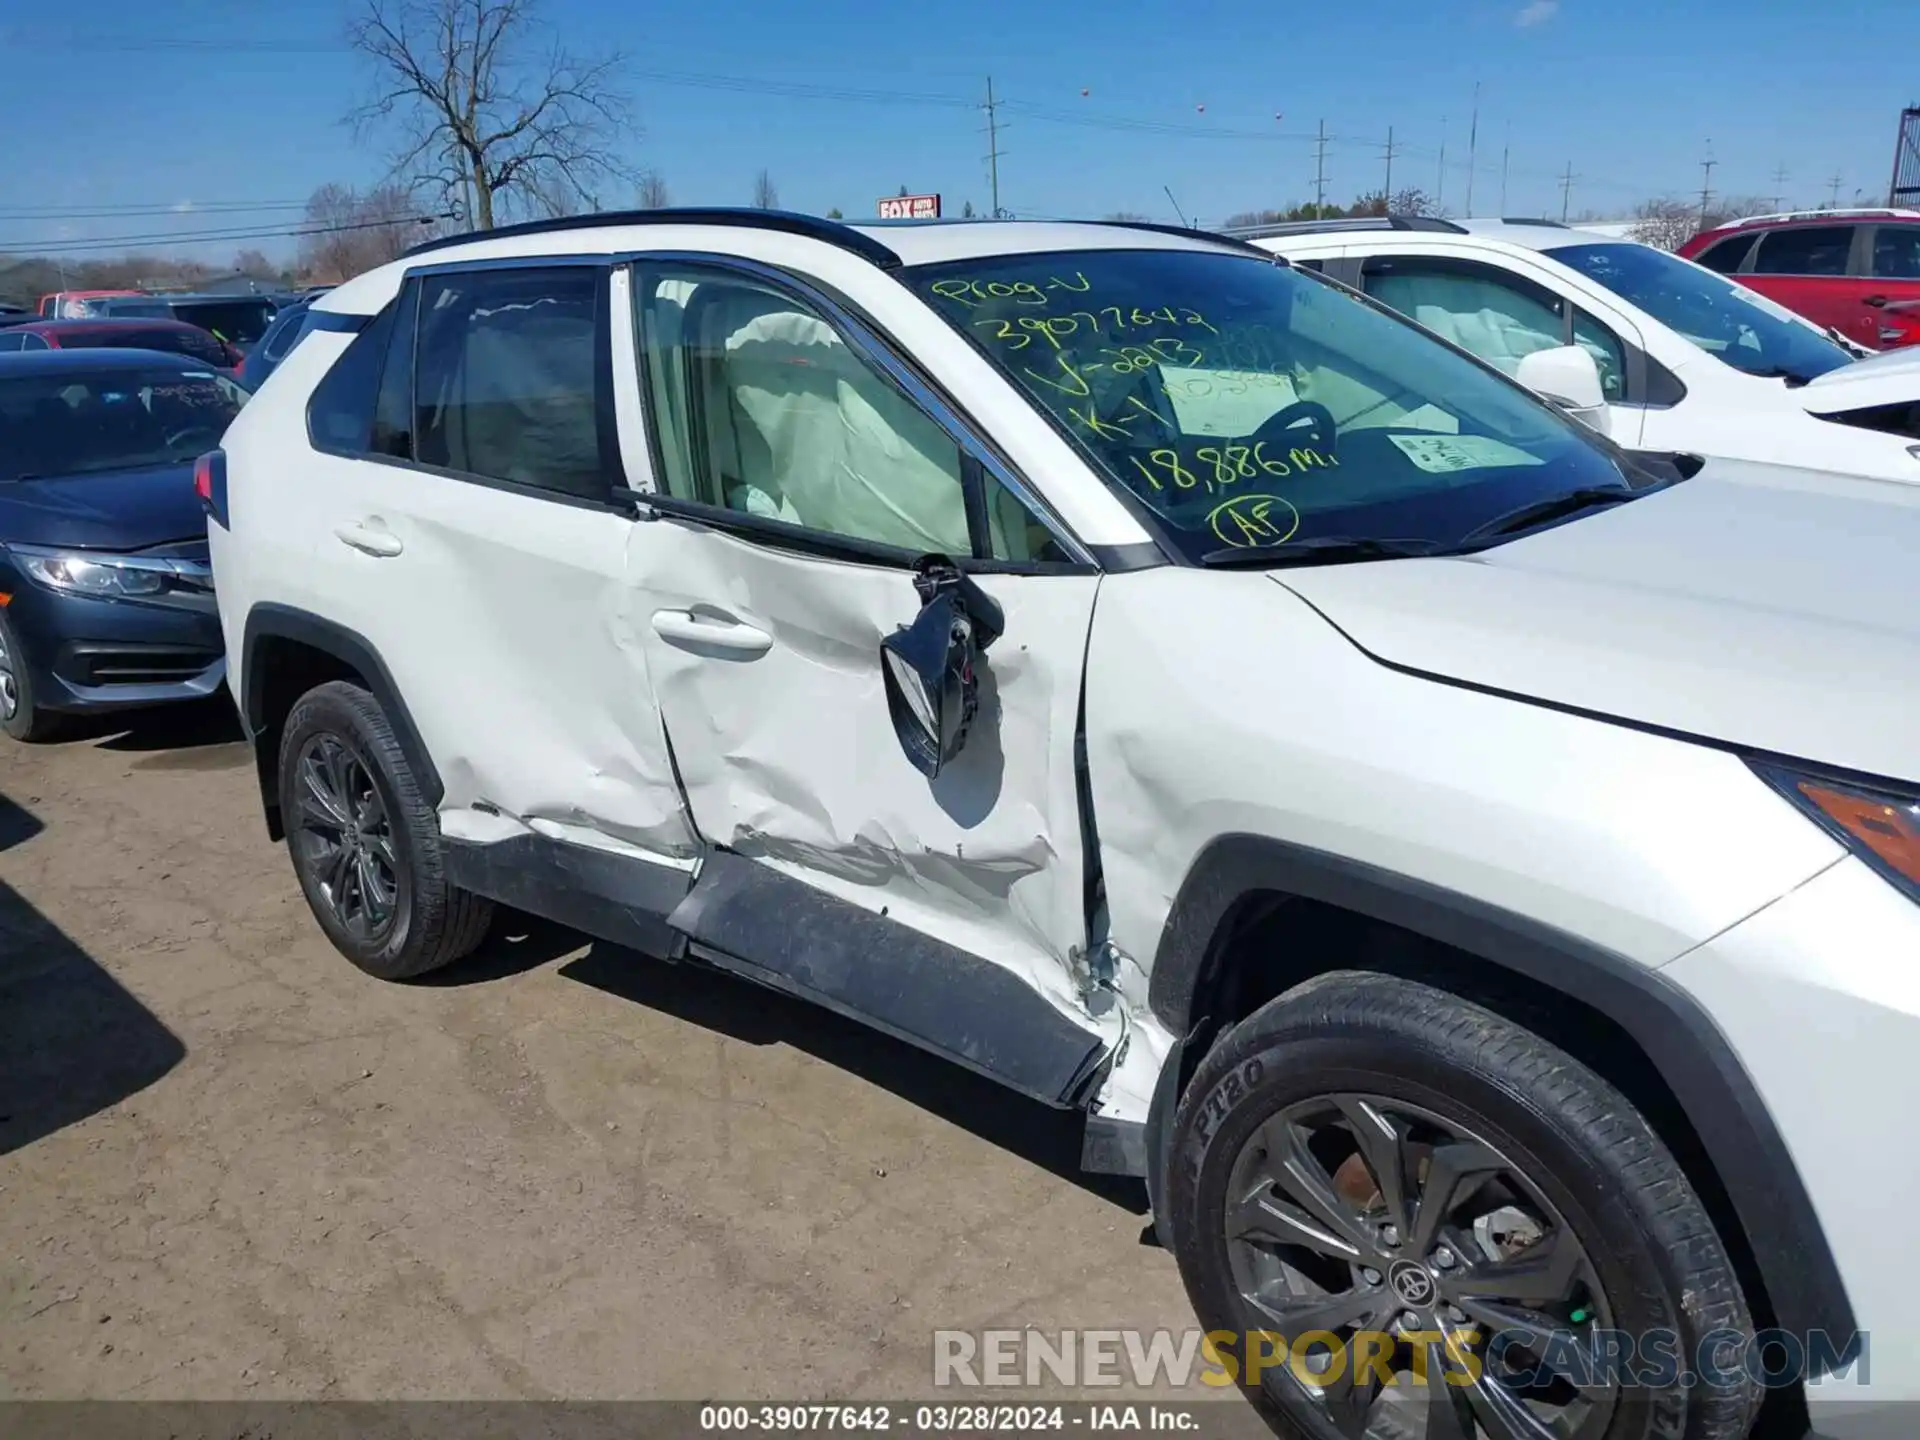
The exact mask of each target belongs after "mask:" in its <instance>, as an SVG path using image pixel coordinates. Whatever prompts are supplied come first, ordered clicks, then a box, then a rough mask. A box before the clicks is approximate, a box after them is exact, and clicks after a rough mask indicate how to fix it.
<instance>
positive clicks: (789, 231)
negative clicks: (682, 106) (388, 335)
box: [400, 206, 900, 270]
mask: <svg viewBox="0 0 1920 1440" xmlns="http://www.w3.org/2000/svg"><path fill="white" fill-rule="evenodd" d="M614 225H737V226H740V227H741V228H742V229H748V230H778V231H780V232H781V233H782V234H786V235H804V236H806V237H807V238H808V239H809V240H822V241H825V242H826V243H827V244H829V245H837V246H839V247H840V248H841V249H842V250H849V251H852V252H853V253H854V254H855V255H858V256H860V257H862V258H863V259H866V260H871V261H872V262H873V263H874V264H875V265H878V266H879V267H880V268H881V269H883V270H897V269H899V268H900V257H899V256H898V255H896V254H894V253H893V251H892V250H889V249H888V248H887V247H886V246H885V245H882V244H881V243H880V242H879V241H878V240H876V239H874V238H873V237H872V236H871V235H863V234H862V233H861V232H860V231H858V230H856V229H854V228H853V227H852V226H851V225H843V224H841V223H840V222H839V221H838V220H823V219H821V218H820V217H819V216H818V215H801V214H799V213H797V212H796V211H792V210H754V209H749V208H747V207H745V206H739V207H727V206H711V207H699V206H684V207H672V206H669V207H667V208H666V209H661V210H602V211H599V212H597V213H596V214H592V215H565V216H562V217H560V218H559V219H556V220H528V221H525V222H523V223H521V224H518V225H499V226H496V227H495V228H493V229H491V230H475V231H472V232H470V233H468V234H463V235H442V236H440V237H439V238H438V239H435V240H423V241H421V242H420V243H419V244H418V245H416V246H414V247H413V248H412V249H411V250H409V251H407V252H406V254H404V255H402V256H401V257H400V258H401V259H403V260H411V259H412V258H413V257H414V256H416V255H426V254H429V253H431V252H432V251H435V250H445V249H447V248H448V247H450V246H453V245H466V244H468V243H470V242H473V241H476V240H503V239H511V238H513V237H515V236H519V235H555V234H560V233H562V232H564V231H568V230H600V229H605V228H607V227H609V226H614Z"/></svg>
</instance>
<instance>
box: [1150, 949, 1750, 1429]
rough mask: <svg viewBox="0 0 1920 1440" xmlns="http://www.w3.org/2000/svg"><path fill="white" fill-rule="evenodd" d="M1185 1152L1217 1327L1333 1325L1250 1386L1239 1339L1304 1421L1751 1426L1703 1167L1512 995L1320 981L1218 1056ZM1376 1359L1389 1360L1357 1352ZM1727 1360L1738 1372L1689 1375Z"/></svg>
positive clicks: (1235, 1035)
mask: <svg viewBox="0 0 1920 1440" xmlns="http://www.w3.org/2000/svg"><path fill="white" fill-rule="evenodd" d="M1171 1152H1172V1153H1171V1164H1170V1166H1169V1177H1168V1185H1167V1189H1168V1211H1169V1215H1170V1220H1171V1225H1170V1228H1171V1230H1172V1232H1173V1236H1174V1251H1175V1255H1176V1257H1177V1259H1178V1261H1179V1264H1180V1271H1181V1276H1182V1279H1183V1280H1184V1281H1185V1283H1186V1287H1187V1292H1188V1295H1189V1296H1190V1297H1191V1299H1192V1301H1193V1304H1194V1307H1195V1309H1196V1310H1197V1311H1198V1312H1199V1315H1200V1318H1201V1320H1202V1322H1203V1323H1204V1324H1205V1326H1206V1327H1207V1329H1208V1330H1210V1331H1213V1330H1218V1331H1228V1332H1231V1333H1233V1334H1234V1335H1236V1336H1241V1337H1245V1336H1247V1335H1249V1334H1255V1333H1259V1332H1265V1333H1266V1334H1268V1335H1277V1336H1280V1337H1286V1339H1291V1340H1293V1341H1296V1342H1304V1337H1307V1336H1308V1335H1309V1334H1316V1333H1317V1334H1319V1335H1320V1339H1319V1340H1318V1341H1317V1342H1315V1343H1314V1345H1313V1346H1312V1347H1311V1348H1313V1349H1315V1350H1317V1351H1318V1352H1319V1353H1320V1354H1321V1355H1324V1356H1326V1357H1327V1358H1326V1359H1324V1360H1322V1359H1318V1358H1315V1357H1314V1356H1312V1355H1309V1354H1305V1353H1300V1361H1299V1363H1298V1364H1297V1365H1296V1364H1290V1363H1289V1362H1288V1360H1287V1358H1286V1357H1287V1356H1288V1354H1289V1353H1290V1352H1289V1349H1288V1346H1287V1344H1286V1339H1282V1340H1281V1341H1278V1342H1271V1341H1270V1342H1265V1343H1266V1345H1267V1348H1268V1350H1269V1353H1277V1355H1278V1356H1279V1357H1280V1358H1278V1359H1277V1360H1276V1361H1274V1362H1272V1363H1271V1364H1269V1365H1267V1366H1266V1367H1265V1368H1263V1369H1262V1370H1261V1371H1260V1373H1259V1375H1258V1378H1257V1380H1255V1381H1254V1382H1253V1383H1252V1384H1249V1383H1248V1375H1247V1368H1246V1367H1247V1362H1248V1360H1249V1359H1250V1358H1251V1357H1250V1356H1249V1353H1248V1351H1249V1349H1250V1348H1251V1347H1250V1346H1249V1345H1248V1344H1246V1343H1244V1341H1242V1342H1241V1343H1237V1344H1235V1345H1231V1346H1228V1347H1226V1348H1227V1349H1228V1351H1229V1352H1230V1353H1231V1354H1232V1355H1233V1357H1234V1359H1235V1363H1236V1373H1237V1376H1238V1378H1239V1380H1240V1382H1241V1384H1242V1388H1243V1390H1244V1391H1245V1393H1246V1394H1247V1396H1248V1398H1249V1399H1250V1400H1251V1401H1252V1402H1253V1404H1254V1405H1255V1407H1256V1408H1257V1409H1258V1410H1260V1412H1261V1413H1262V1414H1263V1415H1264V1416H1265V1417H1266V1418H1267V1420H1268V1421H1269V1423H1270V1424H1272V1425H1273V1427H1274V1428H1275V1429H1276V1430H1277V1431H1279V1432H1280V1433H1281V1434H1283V1435H1299V1436H1313V1437H1316V1440H1356V1437H1360V1436H1365V1437H1369V1440H1373V1437H1385V1440H1403V1437H1414V1436H1425V1437H1429V1440H1440V1437H1447V1440H1473V1437H1477V1436H1480V1435H1483V1434H1484V1435H1488V1436H1493V1437H1498V1440H1559V1437H1563V1436H1577V1437H1579V1440H1736V1437H1740V1436H1744V1435H1745V1434H1746V1433H1747V1430H1748V1427H1749V1426H1750V1424H1751V1423H1752V1420H1753V1417H1754V1415H1755V1413H1756V1412H1757V1409H1758V1405H1759V1400H1760V1398H1761V1388H1760V1385H1759V1384H1758V1382H1757V1381H1755V1380H1754V1379H1752V1378H1751V1377H1749V1376H1748V1375H1747V1374H1746V1373H1745V1372H1744V1370H1743V1368H1742V1367H1741V1364H1740V1360H1741V1347H1739V1346H1737V1345H1736V1346H1734V1347H1732V1348H1731V1349H1729V1348H1727V1347H1709V1348H1707V1349H1706V1350H1705V1351H1704V1352H1703V1348H1702V1347H1703V1341H1705V1340H1706V1337H1708V1336H1709V1335H1711V1334H1713V1333H1714V1332H1716V1331H1732V1332H1735V1333H1736V1334H1737V1335H1738V1336H1740V1337H1745V1338H1746V1339H1747V1341H1748V1342H1749V1343H1750V1340H1751V1336H1752V1334H1753V1321H1752V1317H1751V1315H1750V1314H1749V1312H1748V1308H1747V1303H1746V1300H1745V1297H1744V1296H1743V1295H1742V1293H1741V1289H1740V1285H1739V1282H1738V1281H1737V1279H1736V1278H1735V1276H1734V1272H1733V1266H1732V1264H1731V1262H1730V1260H1729V1259H1728V1256H1727V1252H1726V1249H1725V1247H1724V1246H1723V1244H1722V1243H1721V1240H1720V1237H1719V1235H1718V1234H1717V1233H1716V1232H1715V1230H1714V1228H1713V1223H1712V1221H1711V1220H1710V1219H1709V1218H1708V1216H1707V1214H1706V1211H1705V1210H1704V1208H1703V1207H1702V1206H1701V1203H1700V1200H1699V1198H1698V1196H1697V1195H1696V1194H1695V1193H1694V1191H1693V1188H1692V1186H1691V1185H1690V1184H1689V1182H1688V1180H1687V1178H1686V1175H1685V1174H1684V1173H1683V1172H1682V1171H1681V1169H1680V1167H1679V1165H1678V1163H1677V1162H1676V1161H1675V1160H1674V1158H1673V1156H1672V1155H1671V1153H1669V1152H1668V1150H1667V1148H1666V1146H1665V1145H1664V1144H1663V1143H1662V1142H1661V1140H1660V1138H1659V1137H1658V1136H1657V1135H1656V1134H1655V1133H1654V1131H1653V1130H1652V1128H1651V1127H1650V1126H1649V1125H1648V1124H1647V1122H1646V1121H1645V1120H1644V1119H1643V1118H1642V1117H1641V1116H1640V1114H1639V1113H1638V1112H1637V1111H1636V1110H1634V1108H1633V1107H1632V1105H1631V1104H1629V1103H1628V1101H1627V1099H1626V1098H1625V1097H1624V1096H1623V1095H1621V1094H1620V1093H1619V1092H1618V1091H1617V1090H1616V1089H1614V1087H1613V1086H1611V1085H1610V1084H1608V1083H1607V1082H1606V1081H1605V1080H1603V1079H1601V1077H1600V1076H1598V1075H1596V1074H1595V1073H1594V1072H1592V1071H1591V1070H1589V1069H1587V1068H1586V1067H1585V1066H1584V1065H1582V1064H1580V1063H1579V1062H1578V1061H1577V1060H1575V1059H1574V1058H1573V1057H1572V1056H1570V1055H1568V1054H1566V1053H1565V1052H1564V1051H1561V1050H1559V1049H1557V1048H1555V1047H1554V1046H1552V1045H1550V1044H1548V1043H1547V1042H1546V1041H1544V1040H1543V1039H1541V1038H1540V1037H1539V1036H1537V1035H1535V1034H1533V1033H1532V1032H1530V1031H1528V1030H1526V1029H1524V1028H1523V1027H1521V1026H1519V1025H1517V1024H1515V1023H1513V1022H1511V1021H1509V1020H1507V1019H1505V1018H1503V1017H1501V1016H1499V1015H1496V1014H1494V1013H1493V1012H1491V1011H1489V1010H1486V1009H1483V1008H1482V1007H1480V1006H1478V1005H1474V1004H1471V1003H1469V1002H1468V1001H1465V1000H1462V999H1461V998H1459V997H1458V996H1455V995H1451V994H1448V993H1446V992H1444V991H1441V990H1436V989H1433V988H1431V987H1429V986H1425V985H1420V984H1416V983H1414V982H1412V981H1407V980H1401V979H1396V978H1393V977H1390V976H1385V975H1376V974H1368V973H1360V972H1339V973H1334V974H1330V975H1326V976H1322V977H1320V978H1319V979H1316V980H1313V981H1310V982H1308V983H1307V984H1305V985H1303V986H1301V987H1300V988H1298V989H1296V990H1294V991H1292V992H1290V993H1289V994H1286V995H1283V996H1281V997H1279V998H1278V999H1276V1000H1274V1001H1272V1002H1270V1003H1269V1004H1267V1005H1266V1006H1264V1007H1263V1008H1262V1009H1260V1010H1259V1011H1257V1012H1255V1013H1254V1014H1253V1015H1252V1016H1250V1017H1248V1018H1247V1019H1246V1020H1244V1021H1242V1022H1241V1023H1240V1024H1239V1025H1237V1026H1235V1027H1234V1028H1233V1029H1232V1030H1230V1031H1228V1032H1227V1033H1226V1034H1225V1035H1224V1036H1222V1037H1221V1038H1220V1040H1219V1041H1218V1042H1217V1043H1216V1044H1215V1045H1214V1047H1213V1049H1212V1050H1211V1051H1209V1052H1208V1054H1207V1056H1206V1057H1205V1059H1204V1060H1203V1061H1202V1062H1201V1064H1200V1067H1199V1069H1198V1071H1197V1072H1196V1073H1195V1075H1194V1077H1193V1079H1192V1081H1191V1083H1190V1084H1189V1085H1188V1087H1187V1089H1186V1092H1185V1094H1184V1095H1183V1097H1182V1099H1181V1102H1180V1105H1179V1108H1178V1110H1177V1111H1176V1113H1175V1116H1174V1120H1173V1133H1172V1139H1171ZM1443 1330H1444V1331H1448V1332H1453V1333H1456V1334H1460V1333H1464V1334H1465V1336H1466V1339H1465V1343H1464V1344H1462V1345H1459V1346H1458V1347H1457V1348H1450V1347H1449V1345H1448V1343H1447V1342H1445V1341H1441V1340H1438V1339H1437V1338H1436V1337H1435V1335H1434V1332H1439V1331H1443ZM1409 1334H1412V1335H1414V1336H1415V1337H1416V1338H1414V1339H1411V1340H1410V1339H1408V1338H1406V1337H1407V1336H1408V1335H1409ZM1496 1335H1498V1336H1500V1337H1501V1339H1500V1340H1499V1341H1498V1342H1497V1343H1495V1344H1493V1345H1492V1347H1491V1348H1490V1347H1489V1342H1490V1341H1491V1340H1492V1338H1493V1337H1494V1336H1496ZM1329 1336H1330V1337H1332V1339H1333V1340H1335V1341H1337V1342H1339V1348H1338V1350H1337V1351H1336V1347H1335V1346H1334V1345H1331V1344H1328V1343H1327V1341H1328V1337H1329ZM1627 1337H1631V1339H1628V1338H1627ZM1654 1337H1661V1338H1658V1339H1654ZM1650 1340H1651V1341H1653V1343H1651V1344H1649V1341H1650ZM1623 1343H1624V1344H1625V1345H1626V1346H1627V1347H1628V1348H1627V1349H1626V1352H1625V1354H1624V1355H1621V1354H1620V1351H1619V1350H1618V1349H1615V1350H1613V1351H1612V1352H1611V1353H1612V1355H1614V1356H1618V1357H1619V1359H1618V1360H1615V1361H1614V1362H1613V1363H1609V1359H1608V1357H1609V1351H1608V1348H1607V1347H1609V1346H1619V1345H1621V1344H1623ZM1295 1353H1299V1352H1297V1350H1296V1352H1295ZM1369 1355H1378V1356H1380V1358H1381V1360H1382V1362H1384V1363H1382V1364H1378V1365H1376V1364H1371V1363H1366V1364H1362V1365H1359V1366H1355V1365H1353V1363H1352V1362H1353V1361H1354V1360H1355V1358H1356V1357H1359V1358H1360V1359H1362V1360H1363V1361H1364V1360H1366V1358H1367V1357H1368V1356H1369ZM1596 1356H1597V1357H1599V1360H1598V1363H1596V1360H1595V1357H1596ZM1263 1358H1264V1357H1263ZM1703 1359H1707V1360H1711V1361H1712V1362H1713V1363H1715V1365H1716V1368H1717V1369H1719V1371H1720V1373H1718V1374H1717V1375H1716V1376H1715V1377H1714V1380H1713V1383H1710V1384H1708V1383H1699V1384H1693V1385H1691V1386H1690V1385H1688V1384H1687V1383H1685V1377H1686V1374H1687V1372H1689V1371H1691V1370H1693V1369H1694V1368H1695V1365H1696V1364H1697V1363H1699V1362H1700V1361H1702V1360H1703ZM1621 1361H1624V1365H1622V1364H1621V1363H1620V1362H1621ZM1725 1367H1730V1368H1731V1371H1732V1374H1731V1375H1728V1374H1727V1373H1726V1368H1725ZM1422 1376H1424V1378H1421V1377H1422ZM1389 1377H1390V1378H1391V1382H1392V1383H1391V1384H1389V1383H1387V1381H1388V1378H1389Z"/></svg>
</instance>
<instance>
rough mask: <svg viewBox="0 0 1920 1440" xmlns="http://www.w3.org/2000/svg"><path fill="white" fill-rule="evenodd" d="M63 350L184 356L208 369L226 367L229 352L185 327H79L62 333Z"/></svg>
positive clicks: (209, 336)
mask: <svg viewBox="0 0 1920 1440" xmlns="http://www.w3.org/2000/svg"><path fill="white" fill-rule="evenodd" d="M60 348H61V349H62V350H100V349H106V350H159V351H161V352H162V353H164V354H168V355H185V356H186V357H187V358H188V359H189V360H198V361H200V362H202V363H203V364H207V365H219V366H225V365H226V363H227V356H226V352H225V351H223V350H222V349H221V348H220V342H219V341H218V340H216V339H214V338H213V336H211V335H209V334H208V333H207V332H206V331H204V330H196V329H194V328H193V327H192V326H187V325H183V326H181V327H180V328H179V329H177V330H176V329H174V328H173V327H172V326H171V325H169V326H167V327H166V328H165V329H161V328H158V327H156V328H153V329H146V328H141V329H137V330H136V329H125V330H123V329H119V328H117V327H115V326H112V325H101V326H99V327H97V328H96V327H88V328H87V329H84V330H82V329H80V328H79V327H78V326H76V327H74V328H73V329H70V330H62V331H61V332H60Z"/></svg>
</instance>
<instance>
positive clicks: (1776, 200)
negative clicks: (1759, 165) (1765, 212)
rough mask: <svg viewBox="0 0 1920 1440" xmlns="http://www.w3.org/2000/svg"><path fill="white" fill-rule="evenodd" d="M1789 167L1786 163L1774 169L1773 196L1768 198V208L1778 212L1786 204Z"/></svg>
mask: <svg viewBox="0 0 1920 1440" xmlns="http://www.w3.org/2000/svg"><path fill="white" fill-rule="evenodd" d="M1786 194H1787V167H1786V164H1785V162H1782V163H1781V164H1778V165H1776V166H1774V167H1773V194H1771V195H1769V196H1768V197H1767V208H1768V209H1769V210H1773V211H1778V210H1779V209H1780V207H1781V206H1782V205H1783V204H1785V203H1786Z"/></svg>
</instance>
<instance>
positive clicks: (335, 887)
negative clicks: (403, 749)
mask: <svg viewBox="0 0 1920 1440" xmlns="http://www.w3.org/2000/svg"><path fill="white" fill-rule="evenodd" d="M294 773H295V775H296V776H297V777H298V794H297V796H296V797H295V801H294V808H295V827H296V828H295V833H296V835H297V837H298V848H299V853H300V857H301V860H302V863H303V864H304V865H305V867H306V870H307V873H308V875H309V876H310V877H311V878H312V880H313V883H314V887H315V889H317V890H318V891H319V892H320V896H321V899H322V901H323V902H324V903H325V905H326V906H327V908H328V909H329V910H330V911H332V913H333V917H334V919H335V920H336V921H338V922H339V924H340V927H341V928H342V929H343V930H345V931H346V932H347V933H348V934H349V935H352V936H353V937H354V938H355V939H358V940H362V941H367V942H374V941H377V940H379V939H380V938H381V937H382V936H384V934H385V933H386V932H387V931H388V930H390V929H391V928H392V926H393V922H394V917H395V916H396V914H397V913H398V910H399V904H398V901H399V877H398V870H397V866H396V863H395V858H394V849H393V824H392V821H391V819H390V818H389V816H388V814H387V806H386V802H385V801H384V800H383V799H382V798H381V795H380V787H379V786H378V785H377V784H376V783H375V782H374V778H373V774H372V772H371V770H370V769H369V768H368V766H367V764H366V763H365V762H364V761H363V760H362V759H361V758H360V756H359V755H358V754H356V753H355V752H354V751H353V750H352V749H351V748H349V747H348V745H347V744H346V743H345V742H344V741H342V740H341V739H340V738H339V737H338V736H336V735H331V734H327V733H324V732H323V733H321V734H318V735H315V736H313V737H312V738H311V739H309V740H308V741H307V742H306V744H304V745H303V746H302V747H301V749H300V756H299V760H298V761H297V762H296V765H295V768H294Z"/></svg>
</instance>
